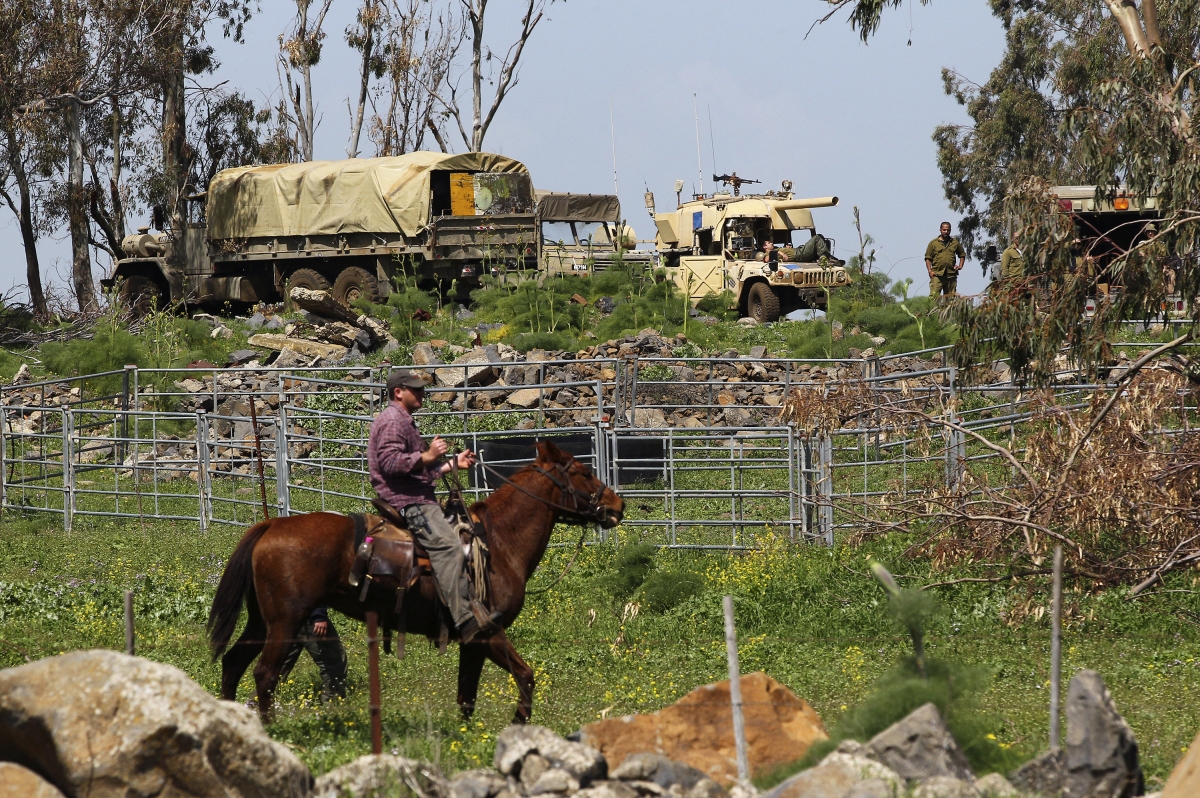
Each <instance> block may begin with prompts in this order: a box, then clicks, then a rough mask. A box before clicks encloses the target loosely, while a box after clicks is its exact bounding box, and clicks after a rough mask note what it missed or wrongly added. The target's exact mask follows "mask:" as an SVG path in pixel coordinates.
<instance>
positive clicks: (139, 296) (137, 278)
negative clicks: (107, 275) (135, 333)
mask: <svg viewBox="0 0 1200 798" xmlns="http://www.w3.org/2000/svg"><path fill="white" fill-rule="evenodd" d="M120 296H121V302H122V303H123V304H124V305H125V307H127V308H129V310H130V311H132V313H133V315H134V317H135V318H139V319H140V318H142V317H143V316H147V315H149V314H150V313H152V312H154V310H155V309H157V310H165V309H166V307H167V304H168V303H169V302H170V299H171V297H170V295H169V294H168V293H167V290H166V288H165V287H164V286H163V285H162V283H160V282H158V281H157V280H155V279H154V278H153V277H148V276H146V275H144V274H132V275H130V276H128V277H126V278H124V279H123V280H122V281H121V292H120Z"/></svg>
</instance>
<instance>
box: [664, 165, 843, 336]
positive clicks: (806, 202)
mask: <svg viewBox="0 0 1200 798" xmlns="http://www.w3.org/2000/svg"><path fill="white" fill-rule="evenodd" d="M727 182H730V183H731V184H732V185H733V188H734V192H733V193H732V194H730V193H721V192H718V193H715V194H712V195H708V196H697V197H696V198H695V199H693V200H691V201H689V202H684V203H682V204H680V205H679V206H678V208H677V209H676V210H674V211H670V212H668V213H656V212H655V210H654V196H653V195H652V194H650V193H647V195H646V204H647V208H648V209H649V210H650V213H651V215H652V216H653V217H654V223H655V226H656V227H657V232H656V236H655V244H656V247H657V249H658V252H659V253H660V255H661V256H662V258H663V265H664V266H665V267H666V269H667V273H668V274H669V275H670V277H671V279H673V280H674V281H675V282H676V283H677V284H678V285H679V287H680V289H681V290H683V291H684V292H685V293H686V294H687V296H688V297H689V298H690V299H691V300H692V302H693V303H695V302H699V301H700V300H701V299H703V298H704V297H705V296H708V295H710V294H716V293H720V292H722V291H724V290H726V289H728V290H730V291H732V292H733V295H734V297H736V299H737V307H738V313H739V315H741V316H749V317H751V318H753V319H754V320H755V321H757V322H759V323H765V322H770V321H775V320H776V319H778V318H779V317H780V316H781V315H786V314H788V313H791V312H792V311H794V310H800V309H803V308H814V309H818V310H824V309H825V307H826V305H827V304H828V300H829V289H831V288H836V287H838V286H843V285H849V284H850V276H849V274H847V272H846V269H845V264H844V263H843V262H842V261H840V260H837V259H836V258H834V257H833V255H832V251H833V247H832V243H831V242H829V241H827V240H826V239H824V238H823V237H822V238H818V234H817V232H816V226H815V225H814V223H813V217H812V210H811V209H812V208H825V207H831V206H834V205H837V203H838V198H837V197H818V198H814V199H796V198H795V197H793V195H792V192H791V184H790V182H788V181H784V184H783V185H784V188H783V190H782V191H779V192H775V191H769V192H767V193H766V194H751V195H741V194H740V193H739V192H738V189H739V188H740V185H741V184H742V183H745V182H752V181H746V180H743V179H741V178H737V176H736V174H735V175H734V176H733V179H732V180H730V181H727ZM805 233H807V234H808V235H807V236H805V235H804V234H805ZM768 241H769V242H771V244H772V245H773V246H775V247H777V249H775V250H774V251H773V252H771V253H769V254H768V253H766V252H764V249H765V248H766V247H765V242H768Z"/></svg>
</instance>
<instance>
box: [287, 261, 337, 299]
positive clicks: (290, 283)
mask: <svg viewBox="0 0 1200 798" xmlns="http://www.w3.org/2000/svg"><path fill="white" fill-rule="evenodd" d="M293 288H307V289H308V290H310V291H328V290H329V288H330V285H329V281H328V280H326V279H325V275H323V274H321V273H320V272H319V271H316V270H315V269H296V271H294V272H292V273H291V274H290V275H289V276H288V279H287V292H286V294H285V296H284V298H283V299H284V304H286V305H287V307H288V308H292V289H293Z"/></svg>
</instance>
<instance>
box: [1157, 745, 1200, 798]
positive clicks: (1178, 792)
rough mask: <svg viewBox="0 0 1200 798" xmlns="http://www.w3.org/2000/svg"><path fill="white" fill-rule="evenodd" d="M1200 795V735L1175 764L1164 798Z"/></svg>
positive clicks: (1183, 797) (1186, 797) (1163, 794)
mask: <svg viewBox="0 0 1200 798" xmlns="http://www.w3.org/2000/svg"><path fill="white" fill-rule="evenodd" d="M1195 795H1200V734H1197V735H1196V737H1195V739H1193V740H1192V744H1191V745H1189V746H1188V750H1187V753H1186V754H1184V755H1183V759H1181V760H1179V761H1178V762H1176V763H1175V769H1174V770H1172V771H1171V777H1170V778H1168V779H1167V786H1166V787H1164V788H1163V791H1162V798H1192V796H1195Z"/></svg>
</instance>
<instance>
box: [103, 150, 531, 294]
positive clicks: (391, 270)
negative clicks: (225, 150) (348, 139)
mask: <svg viewBox="0 0 1200 798" xmlns="http://www.w3.org/2000/svg"><path fill="white" fill-rule="evenodd" d="M192 199H193V200H194V202H192V203H190V208H189V217H188V221H187V223H186V225H185V228H184V229H183V230H167V231H160V232H156V233H151V232H150V230H149V228H142V229H140V230H139V231H138V233H137V234H135V235H131V236H128V237H126V239H125V240H124V241H123V242H122V250H124V254H125V256H126V257H124V258H122V259H120V260H119V261H117V263H116V268H115V269H114V271H113V275H112V278H110V279H107V280H103V281H101V283H102V285H104V286H105V287H109V288H111V287H113V286H114V285H115V286H119V289H120V293H121V295H122V297H123V298H124V299H125V300H126V301H127V302H128V303H129V304H130V305H131V306H133V307H135V308H138V309H141V310H143V311H144V310H146V309H147V308H149V307H151V306H153V305H154V304H157V305H158V306H159V307H165V306H166V305H168V304H173V303H186V304H194V305H218V306H219V305H222V304H224V303H226V302H236V303H255V302H260V301H267V302H275V301H279V300H281V299H283V298H284V297H286V296H287V293H288V291H289V290H290V289H291V288H292V287H296V286H300V287H304V288H310V289H325V290H330V291H331V292H332V294H333V296H334V298H336V299H337V300H338V301H339V302H341V303H343V304H347V305H348V304H349V303H350V302H352V301H354V300H355V299H358V298H359V297H370V298H373V299H381V298H383V297H385V296H387V295H388V294H389V293H390V291H391V285H392V280H393V278H397V277H400V276H404V277H405V278H406V279H413V280H416V281H417V284H418V285H420V286H421V287H423V288H426V289H431V288H437V289H440V290H441V291H442V292H443V294H448V293H449V291H450V290H451V286H453V288H454V298H456V299H457V300H459V301H462V302H465V301H466V300H467V297H468V294H469V292H470V291H471V290H472V289H475V288H478V287H479V285H480V282H479V278H480V276H481V275H482V274H483V273H485V272H486V271H488V270H489V269H491V268H492V267H504V268H507V269H513V268H536V267H537V246H538V240H537V232H536V230H537V228H536V221H535V220H536V215H535V212H534V210H535V209H534V193H533V183H532V181H531V179H530V176H529V170H528V169H526V168H525V166H524V164H522V163H520V162H519V161H515V160H513V159H511V158H506V157H504V156H502V155H493V154H490V153H463V154H459V155H451V154H446V153H434V152H414V153H410V154H408V155H401V156H397V157H393V158H356V159H351V160H346V161H311V162H307V163H296V164H274V165H269V166H245V167H238V168H234V169H226V170H224V171H222V172H218V173H217V175H216V177H214V178H213V181H212V184H211V185H210V186H209V187H208V191H207V192H205V193H203V194H200V195H197V196H196V197H193V198H192ZM193 217H195V218H193Z"/></svg>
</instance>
